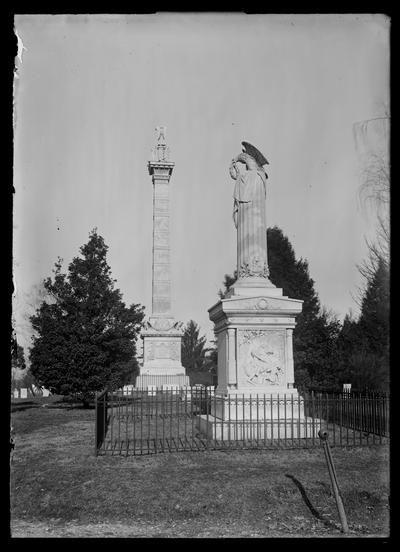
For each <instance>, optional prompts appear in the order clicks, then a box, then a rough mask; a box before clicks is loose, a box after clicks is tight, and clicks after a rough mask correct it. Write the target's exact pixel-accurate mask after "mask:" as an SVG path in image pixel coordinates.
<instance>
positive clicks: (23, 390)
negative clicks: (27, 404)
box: [21, 387, 28, 399]
mask: <svg viewBox="0 0 400 552" xmlns="http://www.w3.org/2000/svg"><path fill="white" fill-rule="evenodd" d="M27 398H28V389H27V388H26V387H21V399H27Z"/></svg>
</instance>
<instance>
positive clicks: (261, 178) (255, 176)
mask: <svg viewBox="0 0 400 552" xmlns="http://www.w3.org/2000/svg"><path fill="white" fill-rule="evenodd" d="M242 145H243V148H244V151H243V152H242V153H240V154H239V155H237V156H236V157H235V158H234V159H232V162H231V165H230V167H229V173H230V175H231V177H232V178H233V179H234V180H235V181H236V182H235V189H234V193H233V198H234V205H233V220H234V223H235V226H236V228H237V274H238V278H239V279H244V278H245V279H247V278H268V276H269V270H268V257H267V220H266V204H265V203H266V185H267V178H268V176H267V174H266V172H265V170H264V168H263V165H264V164H266V163H267V164H268V161H267V160H266V159H265V157H264V156H263V155H262V153H260V152H259V151H258V150H257V149H256V148H255V147H254V146H252V145H251V144H249V143H248V142H242ZM244 166H245V168H246V170H245V171H241V170H240V169H241V168H243V167H244Z"/></svg>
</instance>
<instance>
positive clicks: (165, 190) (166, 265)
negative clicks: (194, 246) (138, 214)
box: [148, 161, 174, 317]
mask: <svg viewBox="0 0 400 552" xmlns="http://www.w3.org/2000/svg"><path fill="white" fill-rule="evenodd" d="M173 167H174V163H172V162H170V161H149V164H148V168H149V173H150V175H151V176H152V180H153V273H152V279H153V284H152V315H153V316H156V317H159V316H160V317H163V316H165V317H170V316H171V265H170V210H169V180H170V177H171V174H172V170H173Z"/></svg>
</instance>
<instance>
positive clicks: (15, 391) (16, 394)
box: [14, 389, 19, 399]
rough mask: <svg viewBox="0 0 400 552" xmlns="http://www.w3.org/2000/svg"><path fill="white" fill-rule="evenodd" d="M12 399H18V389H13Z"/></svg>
mask: <svg viewBox="0 0 400 552" xmlns="http://www.w3.org/2000/svg"><path fill="white" fill-rule="evenodd" d="M14 399H19V391H18V389H14Z"/></svg>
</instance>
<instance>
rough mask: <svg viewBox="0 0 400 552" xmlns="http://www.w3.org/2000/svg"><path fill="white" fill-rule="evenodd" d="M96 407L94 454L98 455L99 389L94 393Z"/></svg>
mask: <svg viewBox="0 0 400 552" xmlns="http://www.w3.org/2000/svg"><path fill="white" fill-rule="evenodd" d="M94 408H95V414H94V455H95V456H97V454H98V450H97V443H98V430H99V428H98V424H97V416H98V413H97V391H95V394H94Z"/></svg>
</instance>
